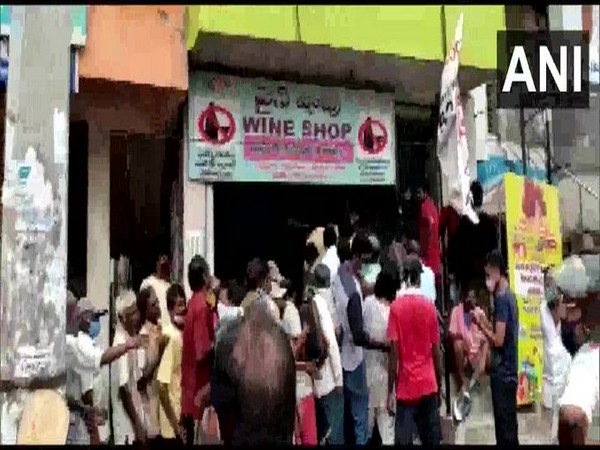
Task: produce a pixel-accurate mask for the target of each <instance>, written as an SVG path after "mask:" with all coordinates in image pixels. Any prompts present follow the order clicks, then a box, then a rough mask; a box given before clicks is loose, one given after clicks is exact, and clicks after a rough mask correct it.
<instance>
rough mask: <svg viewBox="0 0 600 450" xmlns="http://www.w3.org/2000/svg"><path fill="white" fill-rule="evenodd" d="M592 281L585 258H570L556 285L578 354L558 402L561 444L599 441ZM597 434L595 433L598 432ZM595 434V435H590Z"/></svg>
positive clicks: (598, 319)
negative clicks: (590, 285) (572, 332)
mask: <svg viewBox="0 0 600 450" xmlns="http://www.w3.org/2000/svg"><path fill="white" fill-rule="evenodd" d="M589 284H590V280H589V277H588V275H587V272H586V269H585V266H584V265H583V261H582V260H581V258H579V257H577V256H574V257H571V258H568V259H566V260H565V261H564V262H563V265H562V266H561V267H560V268H559V270H558V271H557V273H556V286H557V288H558V289H559V292H560V293H561V294H562V295H563V301H564V302H565V304H566V305H567V310H568V312H567V321H568V322H567V323H569V324H571V325H572V328H573V331H574V341H575V342H574V343H575V345H576V353H575V354H574V356H573V360H572V361H571V366H570V368H569V374H568V375H567V382H566V386H565V389H564V392H563V393H562V396H561V398H560V400H559V401H558V405H559V407H560V412H559V424H558V441H559V444H560V445H584V444H586V443H587V444H590V443H591V442H590V441H596V442H597V441H599V440H600V438H599V437H598V430H597V428H598V427H597V426H596V427H594V426H593V425H592V423H593V420H594V415H596V417H597V415H598V412H599V410H600V342H599V340H598V338H597V336H596V339H593V338H592V335H593V333H594V332H597V331H598V328H599V326H600V305H599V304H598V303H599V300H598V296H597V293H596V295H595V296H592V295H589V294H588V292H587V291H588V286H589ZM594 433H595V435H594ZM590 434H591V435H590Z"/></svg>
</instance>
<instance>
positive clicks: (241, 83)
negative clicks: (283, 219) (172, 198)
mask: <svg viewBox="0 0 600 450" xmlns="http://www.w3.org/2000/svg"><path fill="white" fill-rule="evenodd" d="M394 117H395V116H394V98H393V95H391V94H380V93H375V92H371V91H358V90H350V89H342V88H332V87H320V86H313V85H300V84H295V83H289V82H277V81H269V80H265V79H259V78H254V79H244V78H237V77H231V76H225V75H219V74H214V73H206V72H198V73H193V74H190V105H189V128H188V129H189V139H190V141H189V166H188V169H189V170H188V175H189V178H190V179H191V180H197V181H205V182H214V181H247V182H260V181H276V182H286V183H306V184H308V183H314V184H335V185H342V184H343V185H362V184H365V185H394V184H395V182H396V165H395V157H394V156H395V148H396V146H395V138H394V128H395V118H394Z"/></svg>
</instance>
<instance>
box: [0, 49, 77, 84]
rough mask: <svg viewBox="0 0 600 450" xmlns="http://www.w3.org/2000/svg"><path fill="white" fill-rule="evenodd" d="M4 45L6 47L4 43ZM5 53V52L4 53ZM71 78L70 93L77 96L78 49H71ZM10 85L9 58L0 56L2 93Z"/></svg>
mask: <svg viewBox="0 0 600 450" xmlns="http://www.w3.org/2000/svg"><path fill="white" fill-rule="evenodd" d="M2 45H3V46H4V45H6V44H5V43H2ZM3 53H4V52H3ZM70 66H71V68H70V71H71V76H70V77H69V92H70V93H71V94H75V93H76V92H77V89H76V88H77V81H78V80H77V78H78V76H79V74H78V73H77V49H76V48H74V47H71V64H70ZM7 83H8V58H7V57H6V55H2V56H0V92H5V91H6V86H7Z"/></svg>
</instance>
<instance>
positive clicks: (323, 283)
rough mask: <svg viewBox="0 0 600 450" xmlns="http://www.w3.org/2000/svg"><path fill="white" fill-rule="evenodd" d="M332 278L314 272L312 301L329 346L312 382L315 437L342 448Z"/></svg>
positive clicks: (324, 271)
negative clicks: (314, 400) (314, 406)
mask: <svg viewBox="0 0 600 450" xmlns="http://www.w3.org/2000/svg"><path fill="white" fill-rule="evenodd" d="M330 282H331V274H330V273H329V268H328V267H327V266H326V265H325V264H319V265H317V266H316V267H315V270H314V272H313V279H312V284H313V287H314V288H315V295H314V296H313V301H314V302H315V305H316V307H317V312H318V314H319V321H320V324H321V329H322V330H323V335H324V336H325V339H326V340H327V343H328V356H327V359H326V360H325V362H324V363H323V365H322V366H321V368H320V369H319V371H318V375H317V376H316V377H315V379H314V393H315V398H316V403H317V436H318V438H319V443H321V444H328V445H343V444H344V392H343V386H344V378H343V372H342V360H341V356H340V349H339V346H338V343H337V340H336V333H335V326H334V323H333V320H332V318H331V314H330V309H329V308H330V304H331V297H332V294H331V286H330Z"/></svg>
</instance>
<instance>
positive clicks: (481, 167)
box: [477, 156, 546, 189]
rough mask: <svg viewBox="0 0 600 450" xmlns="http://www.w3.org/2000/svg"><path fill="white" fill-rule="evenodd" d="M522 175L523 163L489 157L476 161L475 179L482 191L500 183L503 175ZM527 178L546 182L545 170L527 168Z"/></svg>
mask: <svg viewBox="0 0 600 450" xmlns="http://www.w3.org/2000/svg"><path fill="white" fill-rule="evenodd" d="M510 172H512V173H516V174H517V175H523V163H522V162H521V161H511V160H509V159H506V158H505V157H504V156H490V157H489V158H488V159H486V160H481V161H477V179H478V180H479V182H480V183H481V185H482V186H483V188H484V189H489V188H491V187H492V186H494V185H496V184H498V183H501V182H502V181H503V180H504V174H505V173H510ZM527 177H528V178H531V179H533V180H536V181H543V182H545V181H546V168H545V167H537V166H533V165H531V164H530V165H529V166H527Z"/></svg>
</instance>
